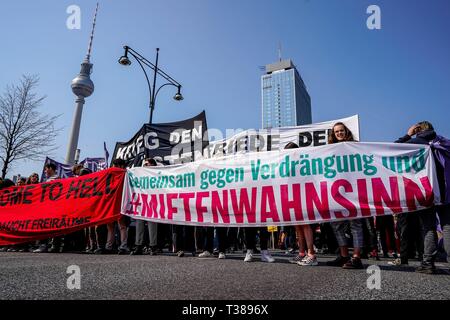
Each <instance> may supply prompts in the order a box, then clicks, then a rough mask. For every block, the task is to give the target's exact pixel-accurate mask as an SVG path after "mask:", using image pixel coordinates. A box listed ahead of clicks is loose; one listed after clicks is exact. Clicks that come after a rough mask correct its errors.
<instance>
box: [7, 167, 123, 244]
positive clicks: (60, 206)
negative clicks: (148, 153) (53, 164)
mask: <svg viewBox="0 0 450 320" xmlns="http://www.w3.org/2000/svg"><path fill="white" fill-rule="evenodd" d="M124 175H125V170H122V169H117V168H111V169H108V170H103V171H100V172H96V173H92V174H89V175H85V176H82V177H77V178H69V179H60V180H54V181H51V182H48V183H41V184H35V185H27V186H22V187H11V188H7V189H3V190H0V246H4V245H12V244H17V243H22V242H28V241H34V240H37V239H46V238H52V237H55V236H59V235H62V234H67V233H71V232H74V231H77V230H80V229H83V228H86V227H89V226H93V225H99V224H104V223H109V222H111V221H114V220H117V219H119V217H120V204H121V199H122V188H123V181H124Z"/></svg>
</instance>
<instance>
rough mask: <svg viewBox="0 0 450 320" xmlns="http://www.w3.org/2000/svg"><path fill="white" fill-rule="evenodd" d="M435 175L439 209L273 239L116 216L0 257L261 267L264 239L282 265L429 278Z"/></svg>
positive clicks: (48, 169) (436, 232) (430, 133)
mask: <svg viewBox="0 0 450 320" xmlns="http://www.w3.org/2000/svg"><path fill="white" fill-rule="evenodd" d="M439 137H440V136H438V135H437V134H436V132H435V131H434V128H433V126H432V125H431V123H429V122H427V121H423V122H420V123H418V124H416V125H413V126H412V127H411V128H409V130H408V132H407V134H406V135H405V136H404V137H402V138H400V139H398V140H397V141H396V142H397V143H413V144H427V145H430V144H431V145H432V147H433V144H432V142H434V141H436V139H438V138H439ZM345 141H355V140H354V138H353V134H352V132H351V131H350V130H349V129H348V128H347V127H346V126H345V124H343V123H340V122H339V123H336V124H335V125H334V126H333V128H332V130H331V134H330V136H329V141H328V142H329V143H330V144H333V143H340V142H345ZM285 148H286V149H293V148H298V146H297V145H296V144H295V143H292V142H291V143H288V144H287V145H286V146H285ZM447 152H448V150H447ZM157 165H158V163H157V162H156V161H155V160H154V159H151V158H148V159H144V161H143V166H146V167H151V166H157ZM113 166H114V167H119V168H125V167H126V163H125V161H123V160H121V159H116V160H114V161H113ZM447 169H448V168H447ZM44 170H45V176H46V177H47V178H46V181H52V180H55V179H59V177H58V176H57V174H56V167H55V165H53V164H47V165H46V166H45V168H44ZM436 170H437V176H438V181H439V188H440V192H441V195H442V196H443V198H444V199H443V201H442V204H440V205H436V206H434V207H432V208H428V209H424V210H420V211H416V212H411V213H402V214H398V215H384V216H377V217H369V218H361V219H352V220H346V221H345V220H344V221H336V222H331V223H322V224H311V225H299V226H289V227H281V228H278V229H279V230H278V231H276V232H275V234H273V235H272V237H271V235H270V233H269V231H268V228H267V227H259V228H252V227H245V228H236V227H194V226H187V225H168V224H160V223H155V222H149V221H143V220H136V221H133V220H131V219H130V218H129V217H127V216H124V215H122V216H121V217H120V219H119V220H118V221H117V222H113V223H110V224H107V225H99V226H95V227H89V228H86V229H85V230H81V231H78V232H75V233H72V234H67V235H64V236H60V237H55V238H52V239H47V240H41V241H36V242H34V243H25V244H19V245H14V246H8V247H0V251H3V252H5V251H7V252H34V253H45V252H50V253H60V252H83V253H89V254H121V255H143V254H148V255H159V254H169V253H171V254H176V256H178V257H183V256H185V254H188V253H189V254H190V255H192V256H196V255H198V257H199V258H210V257H218V259H225V258H226V255H227V254H229V253H232V252H242V253H243V254H245V257H244V261H245V262H251V261H252V260H253V259H254V255H255V254H260V259H261V261H263V262H268V263H273V262H275V258H274V257H273V256H272V255H271V254H270V253H269V251H268V248H269V240H270V239H272V240H274V241H272V248H277V249H282V250H283V251H285V254H287V255H290V256H291V258H290V260H289V262H291V263H294V264H298V265H300V266H302V267H306V266H317V265H318V261H317V257H316V255H317V254H336V255H337V257H336V259H334V260H332V261H328V262H327V263H326V264H327V265H329V266H336V267H342V268H345V269H362V268H363V263H362V259H374V260H380V257H383V258H387V259H388V264H389V265H391V266H392V267H401V266H405V265H408V261H409V260H410V259H417V260H418V261H421V265H420V267H419V268H417V271H418V272H422V273H429V274H431V273H435V269H436V267H435V262H436V260H438V259H441V260H442V261H447V259H448V254H449V253H450V204H449V203H448V202H449V200H450V199H448V186H447V185H446V181H445V177H444V170H445V168H444V167H443V166H442V164H441V162H440V161H436ZM89 173H91V171H90V170H89V169H87V168H84V167H83V166H82V165H75V166H74V167H73V174H74V175H75V176H81V175H85V174H89ZM36 183H39V175H38V174H37V173H33V174H32V175H30V176H29V177H28V178H27V179H25V178H20V179H18V181H17V183H16V185H17V186H22V185H26V184H36ZM447 183H448V182H447ZM10 186H14V183H13V182H12V181H11V180H9V179H5V180H3V181H0V187H1V188H7V187H10ZM257 247H259V248H260V250H258V249H257ZM446 252H447V253H446ZM449 262H450V261H449Z"/></svg>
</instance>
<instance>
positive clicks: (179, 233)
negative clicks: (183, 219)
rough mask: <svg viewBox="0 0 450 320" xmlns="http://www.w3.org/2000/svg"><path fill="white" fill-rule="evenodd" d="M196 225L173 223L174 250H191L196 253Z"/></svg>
mask: <svg viewBox="0 0 450 320" xmlns="http://www.w3.org/2000/svg"><path fill="white" fill-rule="evenodd" d="M194 233H195V227H193V226H182V225H172V239H173V240H172V243H173V247H174V251H175V252H178V251H180V250H181V251H189V252H193V253H195V235H194Z"/></svg>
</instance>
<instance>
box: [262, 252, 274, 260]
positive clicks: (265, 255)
mask: <svg viewBox="0 0 450 320" xmlns="http://www.w3.org/2000/svg"><path fill="white" fill-rule="evenodd" d="M261 261H262V262H270V263H271V262H275V259H274V258H273V257H272V256H271V255H270V253H269V251H267V250H261Z"/></svg>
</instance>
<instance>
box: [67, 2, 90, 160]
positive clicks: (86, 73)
mask: <svg viewBox="0 0 450 320" xmlns="http://www.w3.org/2000/svg"><path fill="white" fill-rule="evenodd" d="M97 12H98V3H97V7H96V9H95V14H94V22H93V24H92V32H91V38H90V41H89V47H88V52H87V55H86V58H84V60H83V63H82V64H81V71H80V73H79V74H78V76H76V78H75V79H73V80H72V85H71V86H72V92H73V93H74V94H75V95H76V96H77V99H76V100H75V113H74V116H73V121H72V129H71V130H70V136H69V145H68V146H67V154H66V164H70V165H72V164H74V162H75V152H76V149H77V146H78V136H79V135H80V124H81V114H82V113H83V105H84V98H86V97H89V96H90V95H91V94H92V93H93V92H94V83H93V82H92V80H91V78H90V74H91V73H92V66H93V64H92V63H91V62H90V58H91V50H92V40H93V39H94V30H95V21H96V19H97Z"/></svg>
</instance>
